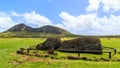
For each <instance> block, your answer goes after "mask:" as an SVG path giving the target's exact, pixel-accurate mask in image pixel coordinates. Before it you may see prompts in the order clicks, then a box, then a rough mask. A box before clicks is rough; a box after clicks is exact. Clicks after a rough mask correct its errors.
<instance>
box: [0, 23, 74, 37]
mask: <svg viewBox="0 0 120 68" xmlns="http://www.w3.org/2000/svg"><path fill="white" fill-rule="evenodd" d="M61 36H73V34H72V33H70V32H68V31H67V30H65V29H62V28H59V27H56V26H51V25H46V26H42V27H39V28H32V27H30V26H27V25H25V24H23V23H21V24H17V25H14V26H13V27H11V28H10V29H8V30H6V31H5V32H3V33H1V34H0V37H61Z"/></svg>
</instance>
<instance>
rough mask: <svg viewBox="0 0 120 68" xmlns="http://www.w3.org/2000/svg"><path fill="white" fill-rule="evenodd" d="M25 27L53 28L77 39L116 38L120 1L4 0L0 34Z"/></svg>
mask: <svg viewBox="0 0 120 68" xmlns="http://www.w3.org/2000/svg"><path fill="white" fill-rule="evenodd" d="M19 23H25V24H27V25H29V26H31V27H34V28H35V27H41V26H44V25H54V26H58V27H61V28H64V29H67V30H68V31H70V32H72V33H74V34H79V35H119V34H120V27H119V26H120V0H3V1H1V2H0V32H3V31H5V30H7V29H9V28H10V27H11V26H13V25H16V24H19Z"/></svg>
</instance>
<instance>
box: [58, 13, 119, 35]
mask: <svg viewBox="0 0 120 68" xmlns="http://www.w3.org/2000/svg"><path fill="white" fill-rule="evenodd" d="M60 17H61V18H62V19H63V21H62V24H63V26H64V27H65V28H67V29H68V30H70V31H72V32H76V33H77V34H86V35H90V34H91V35H96V34H97V35H106V34H120V31H119V30H120V27H119V26H120V16H115V15H110V17H109V18H107V17H106V16H104V17H103V18H100V17H98V16H97V14H95V13H94V14H86V15H79V16H73V15H70V14H69V13H67V12H61V14H60Z"/></svg>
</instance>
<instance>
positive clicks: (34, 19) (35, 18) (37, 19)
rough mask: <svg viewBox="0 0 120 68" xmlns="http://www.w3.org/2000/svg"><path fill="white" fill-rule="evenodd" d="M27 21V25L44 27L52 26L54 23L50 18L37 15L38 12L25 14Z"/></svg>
mask: <svg viewBox="0 0 120 68" xmlns="http://www.w3.org/2000/svg"><path fill="white" fill-rule="evenodd" d="M23 17H24V19H25V21H26V22H27V23H31V24H35V25H38V26H43V25H51V24H52V21H50V20H49V19H48V18H46V17H44V16H42V15H40V14H38V13H36V12H34V11H33V12H31V13H25V14H24V15H23Z"/></svg>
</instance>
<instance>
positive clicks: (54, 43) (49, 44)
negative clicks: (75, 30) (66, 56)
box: [36, 38, 62, 50]
mask: <svg viewBox="0 0 120 68" xmlns="http://www.w3.org/2000/svg"><path fill="white" fill-rule="evenodd" d="M61 44H62V41H61V40H60V38H47V39H46V41H45V42H44V43H42V44H38V45H37V46H36V48H37V49H38V50H40V49H42V50H48V49H51V48H52V49H58V48H59V46H60V45H61Z"/></svg>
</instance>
